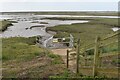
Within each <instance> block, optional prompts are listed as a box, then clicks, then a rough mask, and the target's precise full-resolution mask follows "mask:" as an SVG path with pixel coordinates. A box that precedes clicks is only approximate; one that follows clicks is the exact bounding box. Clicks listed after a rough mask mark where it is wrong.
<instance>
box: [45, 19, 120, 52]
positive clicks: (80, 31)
mask: <svg viewBox="0 0 120 80" xmlns="http://www.w3.org/2000/svg"><path fill="white" fill-rule="evenodd" d="M49 19H58V20H76V19H77V20H81V19H86V20H87V19H88V20H89V22H88V23H78V24H72V25H58V26H55V27H48V28H47V29H46V30H47V31H55V32H57V34H56V35H54V37H68V35H69V34H72V35H73V36H74V38H75V42H76V41H77V39H78V37H80V39H81V47H83V46H86V45H88V44H90V43H94V42H95V38H96V36H100V37H106V36H107V35H109V34H113V33H114V32H113V31H112V29H111V28H113V27H118V26H119V25H118V19H112V18H110V19H109V18H91V19H90V18H49ZM117 39H118V37H114V38H113V39H110V40H107V41H104V44H107V43H109V42H111V41H114V40H117ZM75 45H76V43H75ZM111 50H112V51H116V50H118V45H117V44H116V43H115V44H111V45H109V46H107V47H105V48H103V51H104V52H110V51H111ZM92 54H93V51H92Z"/></svg>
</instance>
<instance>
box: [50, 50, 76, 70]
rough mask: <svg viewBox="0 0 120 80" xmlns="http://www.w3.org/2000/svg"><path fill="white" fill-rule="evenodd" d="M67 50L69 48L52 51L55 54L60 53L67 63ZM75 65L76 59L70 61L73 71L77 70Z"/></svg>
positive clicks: (70, 67)
mask: <svg viewBox="0 0 120 80" xmlns="http://www.w3.org/2000/svg"><path fill="white" fill-rule="evenodd" d="M67 50H68V49H52V50H51V51H52V52H53V54H57V55H60V56H61V57H62V59H63V61H64V63H65V64H66V57H67V56H66V55H67ZM69 59H72V57H71V55H69ZM75 65H76V61H75V59H73V60H70V61H69V69H70V70H71V71H73V72H75Z"/></svg>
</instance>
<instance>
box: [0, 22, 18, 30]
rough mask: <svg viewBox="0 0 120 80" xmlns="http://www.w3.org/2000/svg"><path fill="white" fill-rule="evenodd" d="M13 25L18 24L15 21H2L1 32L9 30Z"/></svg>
mask: <svg viewBox="0 0 120 80" xmlns="http://www.w3.org/2000/svg"><path fill="white" fill-rule="evenodd" d="M12 23H16V22H15V21H7V20H3V21H0V31H5V30H6V29H7V27H9V26H12V25H13V24H12Z"/></svg>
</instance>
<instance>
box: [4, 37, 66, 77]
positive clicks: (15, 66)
mask: <svg viewBox="0 0 120 80" xmlns="http://www.w3.org/2000/svg"><path fill="white" fill-rule="evenodd" d="M2 61H3V65H2V68H3V72H2V73H3V78H43V77H44V78H47V77H49V76H54V75H60V74H62V73H63V72H64V69H65V68H64V64H63V61H62V59H61V57H60V56H58V55H54V54H52V53H51V52H50V51H49V50H46V49H43V48H38V47H37V46H36V45H35V37H31V38H22V37H19V38H18V37H16V38H6V39H5V38H3V42H2Z"/></svg>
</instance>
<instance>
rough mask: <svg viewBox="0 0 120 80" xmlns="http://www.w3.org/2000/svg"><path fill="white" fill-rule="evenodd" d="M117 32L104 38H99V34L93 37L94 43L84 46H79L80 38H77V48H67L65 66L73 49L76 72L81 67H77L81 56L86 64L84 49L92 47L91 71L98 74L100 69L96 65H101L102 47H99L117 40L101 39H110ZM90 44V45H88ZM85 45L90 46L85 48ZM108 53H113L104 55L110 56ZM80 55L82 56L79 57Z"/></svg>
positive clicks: (94, 74) (95, 74)
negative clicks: (106, 41)
mask: <svg viewBox="0 0 120 80" xmlns="http://www.w3.org/2000/svg"><path fill="white" fill-rule="evenodd" d="M118 35H119V33H118V32H116V33H114V34H112V35H109V36H107V37H104V38H101V37H99V36H97V37H96V39H95V42H94V43H91V44H88V45H86V46H84V47H82V48H81V47H80V39H78V42H77V48H76V49H73V50H67V68H68V67H69V60H70V59H69V54H70V53H71V52H73V51H76V58H73V59H76V73H79V69H81V68H80V67H79V61H80V59H81V58H84V59H85V65H86V64H87V63H86V61H87V58H88V57H87V54H86V51H88V50H91V49H93V50H94V56H93V57H92V58H93V66H92V73H93V76H94V77H95V76H98V72H100V70H99V69H98V67H100V66H101V64H100V63H101V58H102V57H103V56H102V49H101V47H106V46H108V45H111V44H114V43H118V40H115V41H112V42H108V43H104V44H103V43H102V42H103V41H105V40H110V39H112V38H114V37H115V36H118ZM91 45H92V47H90V46H91ZM87 47H90V48H87ZM82 49H83V50H84V51H83V52H82V53H81V50H82ZM110 55H113V53H112V54H108V55H106V56H110ZM115 55H119V53H118V54H115ZM80 56H82V57H80ZM106 68H109V67H106Z"/></svg>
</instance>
